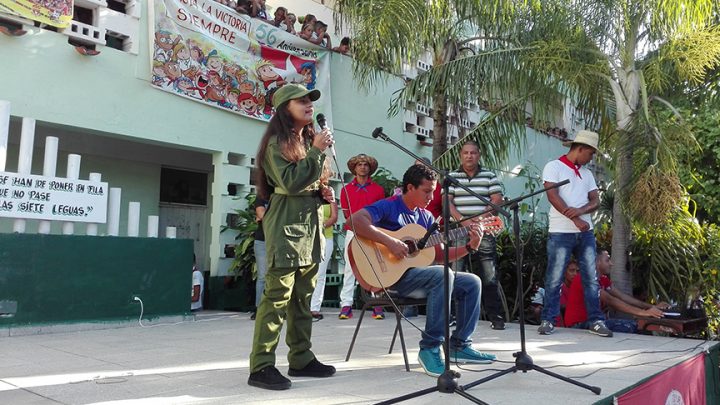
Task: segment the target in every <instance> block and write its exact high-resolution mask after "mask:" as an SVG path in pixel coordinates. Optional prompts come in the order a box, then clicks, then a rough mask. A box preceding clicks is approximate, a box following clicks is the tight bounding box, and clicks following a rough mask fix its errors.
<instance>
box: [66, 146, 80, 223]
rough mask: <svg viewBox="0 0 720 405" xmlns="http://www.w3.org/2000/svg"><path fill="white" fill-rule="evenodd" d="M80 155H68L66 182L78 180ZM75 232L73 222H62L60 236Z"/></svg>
mask: <svg viewBox="0 0 720 405" xmlns="http://www.w3.org/2000/svg"><path fill="white" fill-rule="evenodd" d="M80 160H81V158H80V155H76V154H74V153H71V154H69V155H68V162H67V174H66V176H65V177H67V179H68V180H77V179H79V178H80ZM74 232H75V223H74V222H63V225H62V234H63V235H72V234H73V233H74Z"/></svg>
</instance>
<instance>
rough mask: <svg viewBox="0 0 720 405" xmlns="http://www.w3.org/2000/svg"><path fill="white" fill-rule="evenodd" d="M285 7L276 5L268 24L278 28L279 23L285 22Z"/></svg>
mask: <svg viewBox="0 0 720 405" xmlns="http://www.w3.org/2000/svg"><path fill="white" fill-rule="evenodd" d="M287 12H288V11H287V9H286V8H285V7H282V6H280V7H278V8H276V9H275V13H274V14H273V15H274V17H275V18H274V19H273V20H272V21H270V24H272V25H274V26H276V27H278V28H280V24H282V23H284V22H285V18H286V17H287Z"/></svg>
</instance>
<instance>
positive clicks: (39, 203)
mask: <svg viewBox="0 0 720 405" xmlns="http://www.w3.org/2000/svg"><path fill="white" fill-rule="evenodd" d="M107 195H108V184H107V183H103V182H95V181H88V180H69V179H62V178H58V177H45V176H36V175H31V174H28V175H22V174H17V173H7V172H0V217H8V218H25V219H44V220H51V221H71V222H94V223H100V224H102V223H105V221H106V220H107V200H108V197H107Z"/></svg>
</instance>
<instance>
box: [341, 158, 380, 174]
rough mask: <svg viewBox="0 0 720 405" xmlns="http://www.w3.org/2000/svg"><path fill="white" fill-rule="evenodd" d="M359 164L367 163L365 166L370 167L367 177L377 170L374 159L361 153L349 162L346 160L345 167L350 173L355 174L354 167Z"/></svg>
mask: <svg viewBox="0 0 720 405" xmlns="http://www.w3.org/2000/svg"><path fill="white" fill-rule="evenodd" d="M360 162H367V164H368V165H369V166H370V173H369V174H368V175H369V176H372V174H373V173H375V170H377V168H378V162H377V160H376V159H375V158H374V157H372V156H368V155H366V154H364V153H361V154H359V155H357V156H353V157H351V158H350V160H348V162H347V166H348V169H350V173H352V174H355V166H356V165H357V164H358V163H360Z"/></svg>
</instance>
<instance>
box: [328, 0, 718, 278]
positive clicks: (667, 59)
mask: <svg viewBox="0 0 720 405" xmlns="http://www.w3.org/2000/svg"><path fill="white" fill-rule="evenodd" d="M484 4H485V2H483V1H481V0H477V1H461V0H456V1H432V0H428V1H424V0H389V1H383V2H380V3H378V2H375V1H370V0H368V1H362V0H357V1H351V0H346V1H342V0H341V1H338V8H337V10H338V11H339V12H341V13H343V14H342V18H343V19H344V20H345V21H348V22H350V27H351V31H352V32H353V34H354V35H356V36H357V39H356V41H355V43H356V47H355V49H354V52H355V54H356V57H357V61H358V63H356V65H355V73H356V77H358V78H359V79H360V81H361V83H363V84H365V85H368V84H371V83H374V82H376V81H377V80H378V79H381V78H382V75H383V73H379V72H378V71H377V70H375V68H377V67H380V68H383V69H385V70H387V71H391V72H397V71H398V70H399V68H400V67H401V65H402V63H403V62H405V63H407V61H412V60H413V58H417V57H418V56H419V55H420V53H421V52H422V51H423V50H425V49H431V52H432V54H433V55H434V56H433V57H434V61H435V64H434V66H433V68H432V69H431V70H430V71H428V72H426V73H423V74H421V75H419V76H418V77H417V78H416V79H414V80H412V81H409V82H408V83H407V85H406V86H405V87H404V88H403V89H402V90H401V91H400V92H399V93H398V96H397V98H396V99H395V100H393V103H392V108H391V112H397V111H398V110H399V109H400V108H401V106H403V105H405V103H406V102H407V101H408V100H409V101H413V100H418V99H422V98H423V97H432V98H433V102H434V105H436V106H439V107H443V106H444V105H445V104H443V102H446V103H448V104H451V105H461V104H462V103H463V102H465V101H467V100H468V99H470V98H471V97H475V98H476V99H477V98H480V99H484V100H490V101H493V102H495V101H497V103H495V104H496V105H497V108H495V109H494V110H493V111H492V112H491V113H489V114H487V115H486V116H485V117H484V119H483V120H482V121H481V122H480V123H479V124H478V126H477V127H476V128H474V129H473V130H472V131H471V132H470V133H469V134H467V137H468V138H470V139H474V140H476V141H477V142H479V143H480V144H481V145H485V147H486V150H485V151H483V152H484V153H485V154H484V156H488V157H489V158H490V159H491V162H493V159H494V161H498V160H502V159H503V158H504V157H505V156H506V154H507V152H508V150H509V148H510V146H513V145H518V144H519V142H518V141H519V140H521V139H522V136H523V135H524V134H525V131H526V128H525V112H526V110H527V106H531V108H532V115H533V117H534V119H535V122H541V121H545V120H547V119H548V118H549V117H551V115H552V112H553V111H554V110H556V109H557V108H559V107H560V106H562V103H563V102H571V103H572V104H573V106H574V107H575V108H576V109H577V111H578V112H579V114H581V116H582V117H583V118H584V121H585V126H586V127H590V128H593V129H596V130H599V132H600V133H601V135H602V139H603V148H604V149H605V150H606V151H607V152H609V154H610V156H611V159H610V160H609V163H610V165H611V166H612V168H613V169H614V182H613V186H614V189H615V197H616V198H615V199H614V206H613V223H612V224H613V241H612V251H613V261H614V264H615V265H614V267H613V274H612V276H613V280H614V282H615V284H616V285H617V287H618V288H621V289H622V290H623V291H630V289H631V274H630V272H629V271H627V251H628V244H629V241H630V234H631V229H630V218H631V217H633V218H634V219H637V220H640V221H645V222H656V221H660V220H662V219H663V218H666V217H667V215H669V209H668V206H669V205H670V206H672V204H668V201H670V202H675V203H677V202H678V199H679V198H680V195H679V193H678V191H677V190H678V189H679V187H678V184H679V183H678V180H677V176H675V175H674V173H675V171H676V164H677V157H676V151H677V150H678V149H679V148H677V147H676V145H677V144H678V143H682V144H684V145H685V146H687V145H692V143H693V142H694V141H693V139H692V137H691V136H690V135H689V133H687V131H684V126H683V125H682V121H681V117H680V116H679V114H677V111H676V110H675V109H674V107H673V106H672V105H671V104H670V103H669V102H667V101H666V100H664V99H662V98H661V97H659V96H658V94H662V92H663V91H664V90H666V89H668V88H669V87H671V86H682V85H683V83H685V84H692V83H695V82H698V81H701V80H702V79H703V76H704V74H705V72H706V71H708V70H709V69H713V68H715V67H717V66H718V65H720V29H719V28H718V27H717V26H713V25H712V18H713V13H717V10H718V5H717V3H716V1H714V0H634V1H632V0H597V1H590V0H576V1H567V0H566V1H562V0H544V1H542V2H526V1H520V0H519V1H517V2H504V3H503V4H498V3H492V4H490V5H484ZM438 7H439V8H438ZM436 8H437V10H443V11H442V12H439V11H437V10H436ZM510 15H512V18H508V16H510ZM433 19H435V20H436V21H433ZM453 23H454V24H453ZM443 27H444V28H443ZM450 28H452V29H450ZM468 33H471V34H472V35H468ZM464 49H472V52H463V50H464ZM435 110H436V111H435V112H436V114H437V113H438V112H439V113H443V111H444V110H441V109H440V108H438V107H436V108H435ZM661 110H670V111H672V112H673V113H675V114H676V115H677V121H676V123H675V125H668V123H667V122H660V118H659V117H660V116H661V115H659V114H658V112H659V111H661ZM662 116H664V115H662ZM439 118H442V117H439ZM443 121H444V120H442V119H439V120H436V124H435V125H439V124H440V123H442V122H443ZM661 128H662V130H661ZM445 133H446V132H444V131H443V128H436V129H435V140H434V141H435V147H434V149H433V157H434V158H435V159H438V160H439V162H440V163H441V164H443V165H445V166H446V167H453V166H455V165H456V164H457V156H458V154H457V150H455V148H457V147H458V146H457V145H456V146H455V147H453V148H450V149H449V150H447V151H445V152H444V153H443V151H442V148H443V146H444V144H443V142H444V141H445ZM440 138H442V139H440ZM459 144H460V143H459ZM637 184H641V185H644V186H645V188H646V189H647V188H648V187H653V188H659V190H654V191H656V192H657V194H656V195H655V196H654V197H652V198H650V197H649V196H647V195H646V196H642V195H640V194H639V193H634V194H633V193H632V191H633V189H634V186H635V185H637ZM668 191H670V192H668ZM631 197H632V198H631Z"/></svg>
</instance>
